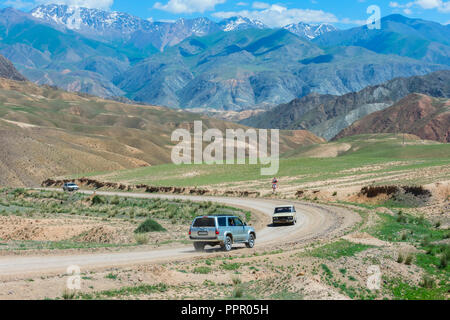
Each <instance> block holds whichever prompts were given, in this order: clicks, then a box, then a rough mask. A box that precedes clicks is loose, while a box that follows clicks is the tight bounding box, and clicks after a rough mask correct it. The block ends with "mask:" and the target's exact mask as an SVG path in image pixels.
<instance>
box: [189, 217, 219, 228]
mask: <svg viewBox="0 0 450 320" xmlns="http://www.w3.org/2000/svg"><path fill="white" fill-rule="evenodd" d="M214 220H215V219H214V218H198V219H196V220H195V221H194V227H195V228H201V227H212V228H214V227H215V226H216V222H215V221H214Z"/></svg>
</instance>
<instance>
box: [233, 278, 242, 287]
mask: <svg viewBox="0 0 450 320" xmlns="http://www.w3.org/2000/svg"><path fill="white" fill-rule="evenodd" d="M231 281H232V282H233V285H235V286H237V285H239V284H241V283H242V281H241V279H239V277H233V278H231Z"/></svg>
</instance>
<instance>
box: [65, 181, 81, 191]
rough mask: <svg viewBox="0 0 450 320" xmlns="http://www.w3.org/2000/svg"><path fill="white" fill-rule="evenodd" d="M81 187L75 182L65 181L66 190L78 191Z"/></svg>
mask: <svg viewBox="0 0 450 320" xmlns="http://www.w3.org/2000/svg"><path fill="white" fill-rule="evenodd" d="M78 189H79V187H78V186H77V185H76V184H75V183H64V185H63V190H64V191H78Z"/></svg>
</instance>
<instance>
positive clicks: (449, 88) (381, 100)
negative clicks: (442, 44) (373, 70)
mask: <svg viewBox="0 0 450 320" xmlns="http://www.w3.org/2000/svg"><path fill="white" fill-rule="evenodd" d="M411 93H422V94H425V95H429V96H432V97H436V98H450V70H443V71H437V72H434V73H431V74H428V75H425V76H414V77H409V78H396V79H393V80H391V81H388V82H386V83H384V84H381V85H376V86H369V87H367V88H365V89H363V90H361V91H359V92H352V93H348V94H345V95H342V96H336V95H321V94H317V93H311V94H309V95H307V96H305V97H303V98H301V99H295V100H293V101H291V102H290V103H287V104H282V105H279V106H277V107H275V108H273V109H271V110H269V111H267V112H263V113H259V114H258V115H256V116H254V117H250V118H248V119H245V120H243V121H242V122H241V123H243V124H246V125H250V126H254V127H258V128H279V129H304V130H310V131H311V132H313V133H315V134H316V135H318V136H321V137H323V138H325V139H327V140H330V139H332V138H333V137H335V136H336V135H337V134H338V133H339V132H340V131H341V130H343V129H345V128H347V127H348V126H350V125H352V124H353V123H354V122H355V121H357V120H359V119H361V118H363V117H365V116H366V115H369V114H371V113H373V112H376V111H380V110H384V109H387V108H389V107H390V106H392V105H393V104H395V103H396V102H398V101H399V100H401V99H402V98H404V97H406V96H408V95H409V94H411Z"/></svg>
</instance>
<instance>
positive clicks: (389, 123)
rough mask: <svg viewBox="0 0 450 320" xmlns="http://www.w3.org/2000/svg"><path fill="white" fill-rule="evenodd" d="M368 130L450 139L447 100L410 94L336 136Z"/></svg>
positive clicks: (449, 103) (356, 133)
mask: <svg viewBox="0 0 450 320" xmlns="http://www.w3.org/2000/svg"><path fill="white" fill-rule="evenodd" d="M368 133H408V134H413V135H416V136H418V137H420V138H422V139H424V140H435V141H440V142H443V143H446V142H450V99H445V98H433V97H430V96H427V95H423V94H418V93H413V94H410V95H408V96H407V97H405V98H403V99H402V100H400V101H399V102H397V103H396V104H395V105H393V106H392V107H389V108H388V109H386V110H382V111H378V112H374V113H372V114H370V115H368V116H366V117H364V118H362V119H361V120H359V121H357V122H355V123H354V124H353V125H351V126H350V127H348V128H346V129H344V130H342V131H341V132H340V133H339V134H338V135H337V136H336V138H335V139H340V138H344V137H347V136H353V135H359V134H368Z"/></svg>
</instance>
